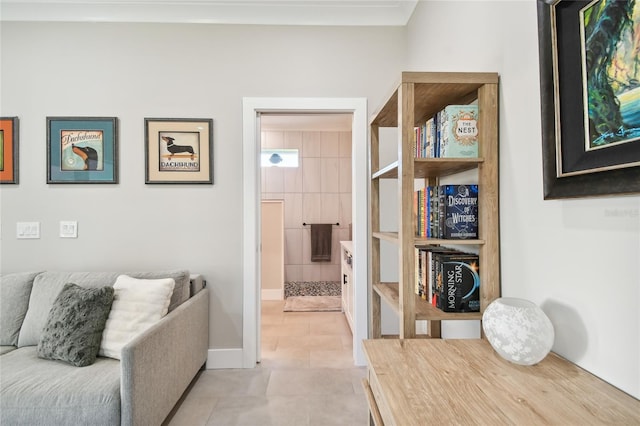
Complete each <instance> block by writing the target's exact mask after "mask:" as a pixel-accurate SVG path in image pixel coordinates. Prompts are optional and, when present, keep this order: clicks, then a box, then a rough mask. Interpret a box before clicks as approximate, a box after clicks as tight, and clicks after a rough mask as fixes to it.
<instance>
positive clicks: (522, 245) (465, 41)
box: [407, 0, 640, 397]
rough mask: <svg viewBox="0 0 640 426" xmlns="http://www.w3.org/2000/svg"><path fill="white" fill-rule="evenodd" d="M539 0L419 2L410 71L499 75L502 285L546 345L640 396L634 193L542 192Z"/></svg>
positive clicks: (638, 233)
mask: <svg viewBox="0 0 640 426" xmlns="http://www.w3.org/2000/svg"><path fill="white" fill-rule="evenodd" d="M537 31H538V28H537V19H536V2H535V1H533V0H527V1H509V2H507V1H496V2H487V1H483V2H474V1H470V2H459V1H455V2H444V1H436V2H425V1H422V2H419V4H418V6H417V8H416V10H415V12H414V14H413V16H412V19H411V21H410V23H409V25H408V34H407V41H408V52H407V56H408V58H409V60H408V69H409V70H420V71H496V72H498V73H499V74H500V226H501V249H502V250H501V251H502V253H501V255H502V258H501V259H502V294H503V295H504V296H513V297H523V298H527V299H530V300H532V301H534V302H536V303H537V304H539V305H540V306H541V307H542V308H543V310H544V311H545V312H546V313H547V314H548V316H549V317H550V318H551V320H552V322H553V324H554V326H555V330H556V340H555V345H554V347H553V350H554V351H556V352H557V353H559V354H560V355H562V356H564V357H566V358H568V359H570V360H571V361H574V362H575V363H577V364H578V365H580V366H582V367H583V368H585V369H587V370H589V371H590V372H592V373H594V374H595V375H597V376H599V377H601V378H603V379H604V380H606V381H608V382H610V383H612V384H613V385H615V386H617V387H619V388H621V389H622V390H624V391H626V392H628V393H631V394H632V395H634V396H635V397H640V347H639V342H640V314H639V308H638V306H640V272H639V270H638V263H639V260H640V196H626V197H608V198H594V199H579V200H562V201H544V200H543V196H542V153H541V140H542V139H541V122H540V91H539V84H540V83H539V74H538V72H539V68H538V44H537V43H538V42H537Z"/></svg>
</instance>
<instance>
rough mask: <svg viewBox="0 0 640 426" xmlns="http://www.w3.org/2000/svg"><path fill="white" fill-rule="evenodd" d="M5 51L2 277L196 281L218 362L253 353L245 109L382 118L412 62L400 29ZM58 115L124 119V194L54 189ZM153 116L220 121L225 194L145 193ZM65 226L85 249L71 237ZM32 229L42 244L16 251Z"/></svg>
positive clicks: (138, 35)
mask: <svg viewBox="0 0 640 426" xmlns="http://www.w3.org/2000/svg"><path fill="white" fill-rule="evenodd" d="M0 43H1V44H0V52H1V53H0V54H1V58H0V59H1V65H0V67H1V68H0V71H1V77H0V84H1V88H2V97H1V100H0V114H1V115H2V116H14V115H16V116H19V117H20V130H21V135H20V154H21V155H20V184H19V185H17V186H7V185H4V186H2V187H1V192H0V209H1V210H0V213H1V215H0V218H1V221H2V233H1V242H0V244H1V245H0V247H1V252H2V258H1V260H0V269H1V271H2V272H3V273H8V272H14V271H24V270H42V269H58V270H140V269H143V270H146V269H160V268H162V269H168V268H182V267H184V268H188V269H189V270H191V271H193V272H198V273H201V274H203V275H204V277H205V278H206V279H207V282H208V285H209V287H210V288H211V290H212V292H211V303H210V311H211V318H210V330H211V331H210V341H209V346H210V348H216V349H222V348H241V347H242V301H243V290H242V289H243V281H242V277H243V265H242V239H243V228H242V218H243V214H242V212H243V204H242V191H243V186H242V176H243V173H242V98H243V97H245V96H248V97H333V98H337V97H349V98H358V97H364V98H367V99H369V101H370V102H371V105H379V104H380V103H381V100H382V99H383V98H384V97H385V96H386V95H387V94H388V90H389V88H390V86H391V84H392V83H391V82H392V81H393V80H394V79H395V78H396V76H397V75H399V72H400V71H401V69H402V68H403V66H404V63H405V56H404V46H405V29H404V28H397V27H384V28H377V27H376V28H374V27H357V28H355V27H354V28H344V27H295V26H282V27H279V26H274V27H268V26H253V27H249V26H231V25H205V24H202V25H173V24H167V25H163V24H106V23H86V24H81V23H77V24H76V23H41V22H39V23H14V22H9V23H8V22H3V23H2V24H1V27H0ZM399 47H400V48H399ZM355 57H357V58H358V59H357V60H354V58H355ZM47 116H117V117H119V119H120V122H119V123H120V143H119V148H120V155H119V157H120V183H119V184H117V185H47V184H46V183H45V182H46V166H45V164H46V129H45V127H46V126H45V117H47ZM145 117H204V118H213V120H214V131H213V134H214V161H213V163H214V185H197V186H196V185H192V186H188V185H179V186H172V185H145V184H144V129H143V120H144V118H145ZM60 220H77V221H78V226H79V237H78V239H75V240H74V239H65V240H62V239H59V238H58V237H57V229H58V221H60ZM18 221H40V222H41V232H42V238H41V239H39V240H16V238H15V235H16V233H15V227H16V222H18Z"/></svg>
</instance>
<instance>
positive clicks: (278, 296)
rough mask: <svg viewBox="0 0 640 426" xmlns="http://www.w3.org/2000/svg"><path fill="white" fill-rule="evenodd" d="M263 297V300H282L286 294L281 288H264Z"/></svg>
mask: <svg viewBox="0 0 640 426" xmlns="http://www.w3.org/2000/svg"><path fill="white" fill-rule="evenodd" d="M261 297H262V300H282V299H283V298H284V294H283V290H282V289H281V288H276V289H266V290H265V289H262V295H261Z"/></svg>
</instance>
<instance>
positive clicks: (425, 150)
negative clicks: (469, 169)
mask: <svg viewBox="0 0 640 426" xmlns="http://www.w3.org/2000/svg"><path fill="white" fill-rule="evenodd" d="M414 131H415V143H414V155H415V157H416V158H475V157H477V156H478V105H475V104H470V105H449V106H447V107H445V108H444V109H443V110H442V111H440V112H438V113H436V115H434V116H433V117H431V118H429V119H428V120H427V121H426V122H425V124H423V125H422V126H417V127H414Z"/></svg>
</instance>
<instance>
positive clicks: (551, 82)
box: [537, 0, 640, 200]
mask: <svg viewBox="0 0 640 426" xmlns="http://www.w3.org/2000/svg"><path fill="white" fill-rule="evenodd" d="M569 3H573V5H575V4H576V2H569V0H537V12H538V44H539V46H538V47H539V57H540V95H541V99H540V100H541V112H542V117H541V118H542V154H543V157H542V160H543V180H544V185H543V196H544V199H546V200H548V199H562V198H582V197H596V196H610V195H626V194H636V193H640V165H635V163H636V161H635V160H633V161H631V163H630V164H632V165H628V166H627V165H625V164H627V163H628V161H627V160H628V159H629V158H630V157H629V155H633V156H637V155H638V152H640V151H639V149H640V142H634V144H635V146H634V144H631V143H627V144H624V145H621V146H617V147H616V149H615V151H614V150H610V149H607V150H601V151H609V152H606V153H603V152H598V151H595V152H589V153H587V154H585V153H584V152H580V151H579V149H578V148H576V147H577V146H578V145H579V144H581V143H582V141H583V140H584V131H585V130H584V127H581V126H577V125H571V124H573V123H571V122H570V120H564V121H563V119H565V118H566V117H567V115H569V116H573V117H576V116H580V117H582V120H583V121H584V97H583V96H582V94H579V95H578V96H567V95H566V93H569V94H570V93H571V91H570V90H569V91H566V90H565V87H564V86H563V85H562V84H561V81H562V79H559V78H558V75H559V74H561V72H562V71H561V70H560V68H562V65H561V64H559V63H558V61H557V58H558V57H564V56H563V55H569V56H571V55H573V56H575V55H576V54H577V55H579V54H580V52H575V51H573V50H575V49H573V50H571V51H569V48H568V47H567V46H570V45H571V43H568V42H567V40H568V39H571V40H575V39H576V37H579V35H577V34H575V32H570V29H567V28H566V27H565V26H562V25H560V26H559V25H558V22H557V19H558V14H557V8H558V7H564V6H565V5H567V6H568V4H569ZM583 3H584V4H585V5H586V4H587V3H588V2H587V1H585V2H583ZM574 68H575V67H574ZM565 72H570V73H571V72H573V73H576V72H577V73H580V74H579V75H580V76H582V69H569V70H566V71H565ZM565 82H566V81H565ZM565 86H566V85H565ZM574 92H575V91H574ZM563 93H565V95H564V96H563ZM567 123H569V124H567ZM561 124H562V126H561ZM578 127H581V128H578ZM581 132H582V133H581ZM576 140H577V141H578V142H579V143H578V142H576ZM604 154H607V156H608V157H611V158H607V161H609V162H611V161H613V162H615V161H619V163H618V164H614V165H613V166H607V167H593V168H591V169H589V168H587V169H583V170H580V171H579V172H574V173H571V172H569V173H563V170H562V167H563V166H562V162H563V160H564V158H563V157H562V156H563V155H574V156H575V158H576V159H577V160H576V161H577V163H576V164H578V163H580V162H581V161H582V162H589V161H596V162H597V161H598V157H599V156H600V157H603V155H604ZM616 158H617V159H618V160H616ZM631 158H636V157H631ZM623 161H627V163H623ZM639 161H640V160H639ZM639 164H640V163H639Z"/></svg>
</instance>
